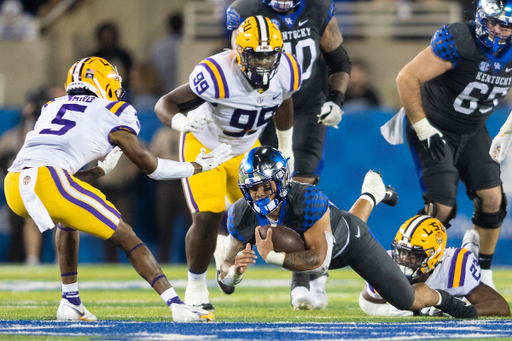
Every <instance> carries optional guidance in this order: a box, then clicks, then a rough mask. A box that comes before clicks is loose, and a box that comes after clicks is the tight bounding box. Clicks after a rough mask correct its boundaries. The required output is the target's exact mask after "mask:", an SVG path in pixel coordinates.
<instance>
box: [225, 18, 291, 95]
mask: <svg viewBox="0 0 512 341" xmlns="http://www.w3.org/2000/svg"><path fill="white" fill-rule="evenodd" d="M235 51H236V61H237V63H238V66H239V68H240V70H241V71H242V73H243V74H244V75H245V76H246V77H247V79H248V80H249V81H250V82H251V83H252V84H253V85H256V86H262V87H263V88H268V85H269V82H270V80H271V79H272V77H274V75H275V74H276V72H277V68H278V67H279V61H280V60H281V55H282V54H283V37H282V35H281V31H279V29H278V28H277V26H276V25H275V24H273V23H272V22H271V21H270V19H268V18H266V17H263V16H261V15H257V16H253V17H249V18H247V19H245V20H244V22H243V23H242V24H240V26H239V27H238V34H237V36H236V39H235Z"/></svg>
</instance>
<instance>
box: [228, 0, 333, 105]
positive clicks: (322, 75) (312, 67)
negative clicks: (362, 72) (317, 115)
mask: <svg viewBox="0 0 512 341" xmlns="http://www.w3.org/2000/svg"><path fill="white" fill-rule="evenodd" d="M335 12H336V8H335V7H334V4H333V3H332V1H331V0H314V1H313V0H302V1H301V2H300V4H299V5H298V8H297V9H296V10H295V11H294V12H293V13H291V14H288V15H285V14H280V13H277V12H275V11H274V10H273V9H272V8H271V7H270V6H268V5H265V4H264V3H263V2H262V1H261V0H237V1H235V2H234V3H232V4H231V5H230V6H229V8H228V10H227V28H228V29H229V30H235V29H236V28H238V26H239V25H240V24H241V23H242V22H243V21H244V19H247V18H248V17H250V16H253V15H257V14H258V15H263V16H265V17H267V18H269V19H270V20H271V21H272V22H273V23H274V24H276V26H277V27H278V28H279V30H280V31H281V33H282V35H283V43H284V44H283V47H284V50H285V51H286V52H288V53H292V54H294V55H295V56H296V57H297V59H298V60H299V62H300V63H301V65H302V80H303V85H302V87H301V89H300V91H298V92H297V93H296V94H294V95H293V105H294V109H295V111H296V112H297V111H300V110H301V109H303V108H311V107H320V106H321V105H322V104H323V103H324V101H325V94H324V92H326V91H327V65H326V64H325V61H324V59H323V58H321V55H322V52H321V50H320V38H321V37H322V35H323V34H324V31H325V29H326V27H327V25H328V24H329V22H330V21H331V19H332V16H333V15H334V13H335Z"/></svg>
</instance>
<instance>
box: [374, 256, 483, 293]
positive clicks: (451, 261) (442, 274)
mask: <svg viewBox="0 0 512 341" xmlns="http://www.w3.org/2000/svg"><path fill="white" fill-rule="evenodd" d="M388 253H389V254H390V255H391V251H388ZM480 277H481V274H480V264H479V263H478V260H477V259H476V257H475V256H474V255H473V253H471V251H469V250H466V249H463V248H462V249H461V248H453V247H450V248H447V249H445V251H444V255H443V258H442V260H441V263H440V264H439V265H438V266H437V267H436V268H435V269H434V271H433V272H432V274H431V275H430V276H429V277H428V279H427V280H426V281H425V284H427V285H428V286H429V287H430V288H432V289H434V290H437V289H440V290H444V291H446V292H448V293H450V294H452V295H454V296H459V297H461V296H467V295H468V294H469V293H471V292H472V291H473V290H474V289H475V288H476V287H477V286H479V285H480ZM366 291H367V292H368V294H369V295H370V296H372V297H373V298H377V299H382V297H381V296H380V295H379V294H378V293H377V292H376V291H375V289H374V288H373V287H372V286H371V285H370V284H368V283H366Z"/></svg>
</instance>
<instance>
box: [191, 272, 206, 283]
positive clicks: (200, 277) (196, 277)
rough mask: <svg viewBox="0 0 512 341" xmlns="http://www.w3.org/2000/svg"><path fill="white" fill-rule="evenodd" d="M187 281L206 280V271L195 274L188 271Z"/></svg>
mask: <svg viewBox="0 0 512 341" xmlns="http://www.w3.org/2000/svg"><path fill="white" fill-rule="evenodd" d="M188 282H189V283H193V282H206V271H205V272H203V273H202V274H195V273H192V272H190V271H189V272H188Z"/></svg>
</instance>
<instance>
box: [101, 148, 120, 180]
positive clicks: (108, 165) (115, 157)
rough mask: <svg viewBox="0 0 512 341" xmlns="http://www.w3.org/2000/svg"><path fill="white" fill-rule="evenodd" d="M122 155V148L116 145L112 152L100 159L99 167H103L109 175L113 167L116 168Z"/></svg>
mask: <svg viewBox="0 0 512 341" xmlns="http://www.w3.org/2000/svg"><path fill="white" fill-rule="evenodd" d="M121 155H123V151H122V150H121V148H119V147H114V149H112V150H111V151H110V153H108V154H107V156H106V157H105V160H103V161H98V167H100V168H101V169H103V171H104V172H105V175H107V174H108V173H110V172H111V171H112V169H114V168H116V165H117V162H118V161H119V158H120V157H121Z"/></svg>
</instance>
